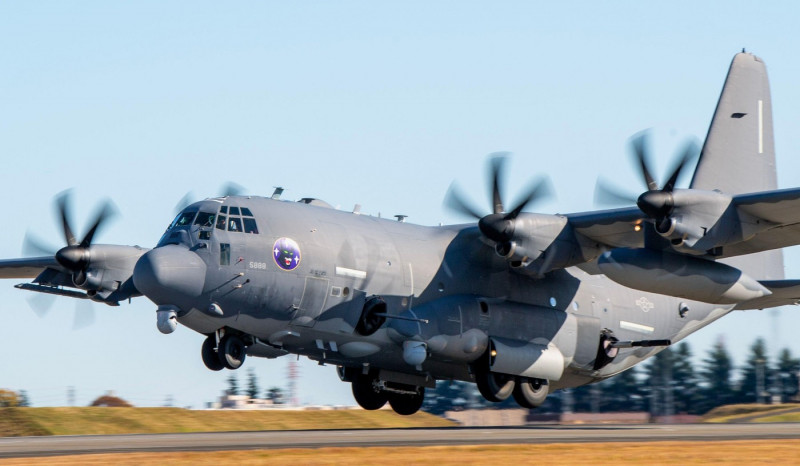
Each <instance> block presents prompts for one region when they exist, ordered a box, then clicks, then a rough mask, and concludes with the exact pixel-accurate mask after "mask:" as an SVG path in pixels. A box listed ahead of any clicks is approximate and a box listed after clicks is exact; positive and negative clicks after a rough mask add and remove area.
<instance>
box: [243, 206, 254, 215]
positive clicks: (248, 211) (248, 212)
mask: <svg viewBox="0 0 800 466" xmlns="http://www.w3.org/2000/svg"><path fill="white" fill-rule="evenodd" d="M242 215H244V216H245V217H252V216H253V213H252V212H250V209H248V208H247V207H242Z"/></svg>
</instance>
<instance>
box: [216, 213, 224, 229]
mask: <svg viewBox="0 0 800 466" xmlns="http://www.w3.org/2000/svg"><path fill="white" fill-rule="evenodd" d="M225 219H226V218H225V216H224V215H220V216H219V217H217V230H225Z"/></svg>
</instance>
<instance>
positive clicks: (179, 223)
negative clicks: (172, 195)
mask: <svg viewBox="0 0 800 466" xmlns="http://www.w3.org/2000/svg"><path fill="white" fill-rule="evenodd" d="M195 215H197V211H196V210H193V211H190V212H183V213H181V214H180V215H178V218H176V219H175V222H174V223H173V224H172V226H173V227H183V226H186V225H191V224H192V220H194V216H195Z"/></svg>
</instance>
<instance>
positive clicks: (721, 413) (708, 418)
mask: <svg viewBox="0 0 800 466" xmlns="http://www.w3.org/2000/svg"><path fill="white" fill-rule="evenodd" d="M798 407H800V405H797V404H777V405H766V404H756V403H751V404H739V405H725V406H718V407H716V408H714V409H712V410H711V411H709V412H707V413H706V414H705V415H704V416H703V422H730V421H734V420H736V419H739V418H743V417H749V416H753V415H757V414H768V413H770V412H780V411H785V410H790V409H795V408H798Z"/></svg>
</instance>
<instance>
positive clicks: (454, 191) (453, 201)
mask: <svg viewBox="0 0 800 466" xmlns="http://www.w3.org/2000/svg"><path fill="white" fill-rule="evenodd" d="M444 205H445V207H447V208H448V209H450V210H452V211H454V212H458V213H460V214H462V215H466V216H468V217H473V218H478V219H479V218H481V217H483V215H482V214H481V213H480V212H478V211H477V210H476V209H475V208H474V207H472V206H471V205H469V203H467V201H465V200H464V196H463V194H461V191H460V190H459V189H458V187H457V186H456V184H455V183H453V184H451V185H450V189H448V190H447V194H446V195H445V197H444Z"/></svg>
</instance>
